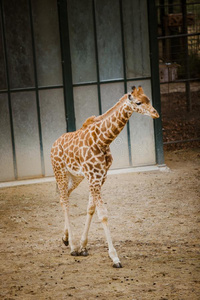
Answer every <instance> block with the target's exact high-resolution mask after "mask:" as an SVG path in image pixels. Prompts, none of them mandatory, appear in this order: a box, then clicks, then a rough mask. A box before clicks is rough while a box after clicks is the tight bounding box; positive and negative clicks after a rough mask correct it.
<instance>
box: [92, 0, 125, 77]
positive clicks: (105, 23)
mask: <svg viewBox="0 0 200 300" xmlns="http://www.w3.org/2000/svg"><path fill="white" fill-rule="evenodd" d="M95 3H96V22H97V41H98V54H99V72H100V79H101V80H108V79H117V78H123V60H122V40H121V27H120V11H119V1H116V0H101V1H95Z"/></svg>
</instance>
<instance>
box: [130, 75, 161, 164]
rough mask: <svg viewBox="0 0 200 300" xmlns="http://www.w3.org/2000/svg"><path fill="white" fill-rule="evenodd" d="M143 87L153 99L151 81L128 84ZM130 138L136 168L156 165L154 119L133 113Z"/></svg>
mask: <svg viewBox="0 0 200 300" xmlns="http://www.w3.org/2000/svg"><path fill="white" fill-rule="evenodd" d="M133 85H134V86H136V87H138V86H139V85H141V86H142V88H143V90H144V92H145V94H146V95H147V96H148V97H149V98H150V99H151V82H150V80H144V81H132V82H128V90H129V91H131V86H133ZM129 122H130V137H131V149H132V161H133V165H134V166H139V165H151V164H155V163H156V158H155V140H154V126H153V119H152V118H151V117H149V116H144V115H141V114H139V113H133V115H132V116H131V118H130V120H129Z"/></svg>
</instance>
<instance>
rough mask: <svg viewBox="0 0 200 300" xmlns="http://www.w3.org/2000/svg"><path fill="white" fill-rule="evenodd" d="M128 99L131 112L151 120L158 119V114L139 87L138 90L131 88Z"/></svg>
mask: <svg viewBox="0 0 200 300" xmlns="http://www.w3.org/2000/svg"><path fill="white" fill-rule="evenodd" d="M128 98H129V101H130V103H131V106H132V109H133V111H136V112H138V113H140V114H143V115H147V116H150V117H152V118H153V119H157V118H159V114H158V112H157V111H156V110H155V108H154V107H153V106H152V105H151V102H150V100H149V98H148V97H147V96H146V95H145V93H144V91H143V89H142V87H141V86H139V87H138V89H136V87H135V86H133V87H132V92H131V93H129V94H128Z"/></svg>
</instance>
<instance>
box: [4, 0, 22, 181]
mask: <svg viewBox="0 0 200 300" xmlns="http://www.w3.org/2000/svg"><path fill="white" fill-rule="evenodd" d="M2 2H3V1H0V9H1V20H2V34H3V44H4V53H5V67H6V79H7V89H8V109H9V118H10V130H11V141H12V153H13V168H14V176H15V179H17V178H18V174H17V159H16V149H15V136H14V124H13V117H12V102H11V91H10V77H9V68H8V55H7V43H6V33H5V20H4V14H3V3H2Z"/></svg>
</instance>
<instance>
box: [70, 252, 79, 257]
mask: <svg viewBox="0 0 200 300" xmlns="http://www.w3.org/2000/svg"><path fill="white" fill-rule="evenodd" d="M70 254H71V256H79V253H78V251H72V252H71V253H70Z"/></svg>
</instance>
